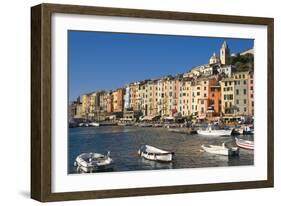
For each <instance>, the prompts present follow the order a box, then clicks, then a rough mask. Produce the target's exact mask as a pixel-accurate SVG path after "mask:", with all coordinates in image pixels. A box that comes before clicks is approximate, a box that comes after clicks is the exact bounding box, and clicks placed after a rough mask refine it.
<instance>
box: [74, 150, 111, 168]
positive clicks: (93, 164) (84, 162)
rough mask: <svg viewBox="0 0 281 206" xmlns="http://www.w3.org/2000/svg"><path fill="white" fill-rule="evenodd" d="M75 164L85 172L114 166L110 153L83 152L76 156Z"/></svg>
mask: <svg viewBox="0 0 281 206" xmlns="http://www.w3.org/2000/svg"><path fill="white" fill-rule="evenodd" d="M74 165H75V166H77V169H78V170H82V171H83V172H96V171H100V170H105V169H110V168H113V160H112V158H111V157H110V156H109V155H102V154H99V153H83V154H80V155H79V156H77V157H76V159H75V162H74Z"/></svg>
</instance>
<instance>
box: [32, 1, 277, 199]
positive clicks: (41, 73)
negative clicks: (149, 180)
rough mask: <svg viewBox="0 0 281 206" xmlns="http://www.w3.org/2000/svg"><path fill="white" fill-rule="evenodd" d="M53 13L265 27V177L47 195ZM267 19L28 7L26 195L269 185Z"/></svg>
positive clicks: (270, 88) (101, 195)
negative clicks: (28, 151) (28, 173)
mask: <svg viewBox="0 0 281 206" xmlns="http://www.w3.org/2000/svg"><path fill="white" fill-rule="evenodd" d="M53 13H68V14H81V15H101V16H119V17H138V18H155V19H169V20H188V21H201V22H202V21H203V22H223V23H239V24H252V25H265V26H267V32H268V33H267V34H268V39H267V43H268V50H267V53H268V65H267V75H268V90H267V92H268V131H267V134H268V140H267V142H268V148H267V152H268V154H267V155H268V159H267V174H268V176H267V180H264V181H248V182H233V183H216V184H200V185H184V186H164V187H151V188H136V189H117V190H99V191H81V192H67V193H52V191H51V176H52V174H51V121H52V116H51V109H52V108H51V82H52V80H51V16H52V14H53ZM273 30H274V20H273V19H271V18H260V17H242V16H227V15H213V14H198V13H196V14H195V13H182V12H169V11H149V10H135V9H120V8H103V7H90V6H74V5H56V4H41V5H37V6H34V7H32V8H31V42H32V43H31V197H32V198H34V199H36V200H39V201H42V202H47V201H61V200H79V199H92V198H109V197H124V196H137V195H159V194H171V193H187V192H204V191H219V190H234V189H250V188H264V187H273V182H274V164H273V163H274V160H273V154H274V146H273V145H274V144H273V141H274V140H273V135H274V126H273V125H274V122H273V121H274V96H273V95H274V88H273V85H274V83H273V79H274V78H273V76H274V74H273V45H274V44H273V37H274V31H273Z"/></svg>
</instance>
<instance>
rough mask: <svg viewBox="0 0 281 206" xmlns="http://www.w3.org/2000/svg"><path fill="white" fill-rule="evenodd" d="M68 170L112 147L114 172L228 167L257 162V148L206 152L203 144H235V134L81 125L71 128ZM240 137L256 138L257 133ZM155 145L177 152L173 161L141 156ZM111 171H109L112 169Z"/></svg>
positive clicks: (104, 152) (69, 171)
mask: <svg viewBox="0 0 281 206" xmlns="http://www.w3.org/2000/svg"><path fill="white" fill-rule="evenodd" d="M68 133H69V136H68V138H69V139H68V173H69V174H73V173H78V172H79V171H78V170H77V168H76V167H75V166H74V161H75V158H76V157H77V156H78V155H79V154H81V153H88V152H96V153H101V154H106V153H107V152H108V151H110V154H111V157H112V158H113V160H114V166H113V169H112V170H109V171H111V172H114V171H117V172H120V171H135V170H156V169H179V168H202V167H226V166H243V165H253V164H254V152H253V151H251V150H245V149H240V154H239V156H234V157H228V156H221V155H214V154H210V153H206V152H203V151H202V149H201V145H202V144H204V145H209V144H214V145H221V144H222V143H223V142H226V143H229V144H233V145H234V146H235V139H234V138H235V137H234V136H226V137H206V136H200V135H198V134H181V133H175V132H169V131H168V130H167V129H166V128H140V127H135V126H131V127H127V126H125V127H124V126H104V127H77V128H69V130H68ZM239 138H244V139H249V138H250V139H253V136H244V137H243V136H240V137H239ZM145 144H147V145H152V146H155V147H158V148H160V149H164V150H168V151H172V152H174V154H175V155H174V160H173V161H172V162H170V163H165V162H164V163H163V162H155V161H149V160H145V159H143V158H141V157H140V156H138V153H137V151H138V149H139V148H140V146H141V145H145ZM109 171H107V172H109Z"/></svg>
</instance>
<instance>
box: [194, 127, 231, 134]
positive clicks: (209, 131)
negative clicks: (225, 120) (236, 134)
mask: <svg viewBox="0 0 281 206" xmlns="http://www.w3.org/2000/svg"><path fill="white" fill-rule="evenodd" d="M197 133H198V134H200V135H204V136H229V135H231V133H232V129H214V128H212V126H211V125H208V127H207V128H206V129H204V130H203V129H199V130H197Z"/></svg>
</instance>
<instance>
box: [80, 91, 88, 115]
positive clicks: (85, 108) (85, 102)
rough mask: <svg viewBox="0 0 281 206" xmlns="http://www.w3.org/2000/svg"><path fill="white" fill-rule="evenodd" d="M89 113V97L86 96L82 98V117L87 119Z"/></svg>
mask: <svg viewBox="0 0 281 206" xmlns="http://www.w3.org/2000/svg"><path fill="white" fill-rule="evenodd" d="M88 113H89V96H88V95H87V94H84V95H82V96H81V116H82V117H83V118H86V117H87V116H88Z"/></svg>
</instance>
